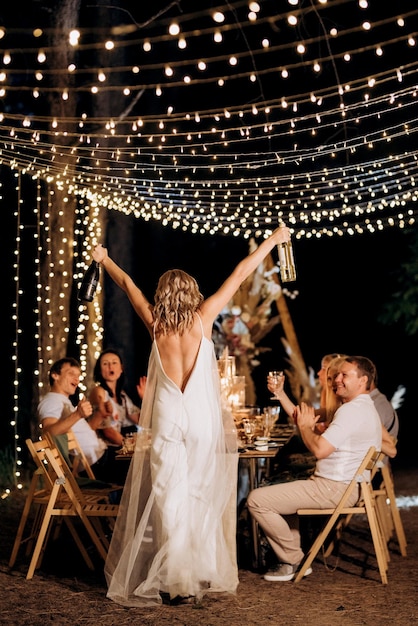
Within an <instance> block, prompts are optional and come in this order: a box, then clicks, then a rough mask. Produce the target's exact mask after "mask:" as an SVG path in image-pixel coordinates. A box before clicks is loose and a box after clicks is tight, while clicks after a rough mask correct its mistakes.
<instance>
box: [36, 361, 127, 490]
mask: <svg viewBox="0 0 418 626" xmlns="http://www.w3.org/2000/svg"><path fill="white" fill-rule="evenodd" d="M80 374H81V369H80V364H79V362H78V361H77V360H76V359H73V358H72V357H65V358H63V359H59V360H58V361H56V362H55V363H53V365H52V367H51V369H50V371H49V384H50V386H51V390H50V391H49V392H48V393H47V394H46V395H45V396H44V397H43V398H42V399H41V401H40V402H39V404H38V411H37V413H38V419H39V423H40V428H41V430H42V432H44V433H50V434H51V435H52V436H54V437H55V436H58V435H63V434H65V433H67V432H68V431H69V430H72V431H73V432H74V434H75V436H76V437H77V440H78V442H79V444H80V446H81V448H82V449H83V451H84V454H85V455H86V458H87V460H88V462H89V464H90V465H91V467H92V469H93V471H94V473H95V475H96V478H99V479H101V480H106V481H109V482H120V481H118V475H117V472H114V471H113V469H114V468H113V465H114V464H113V462H112V459H110V458H109V454H108V447H107V445H106V443H105V441H103V440H102V439H100V438H99V437H98V436H97V433H96V430H95V423H94V419H95V418H94V416H93V417H92V418H91V419H90V421H87V418H89V417H90V416H91V415H92V412H93V411H92V405H91V403H90V402H89V401H88V400H85V399H81V400H80V401H79V402H78V404H77V406H74V405H73V403H72V402H71V400H70V396H73V395H74V394H75V393H76V392H77V388H78V385H79V383H80ZM99 417H100V420H101V416H99ZM120 484H122V483H120Z"/></svg>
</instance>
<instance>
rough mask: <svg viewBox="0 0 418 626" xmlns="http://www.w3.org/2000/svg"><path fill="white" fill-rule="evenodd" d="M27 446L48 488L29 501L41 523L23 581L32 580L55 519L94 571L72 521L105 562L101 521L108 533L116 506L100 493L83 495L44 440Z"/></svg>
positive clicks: (117, 507) (28, 440) (106, 541)
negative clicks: (37, 510) (80, 526)
mask: <svg viewBox="0 0 418 626" xmlns="http://www.w3.org/2000/svg"><path fill="white" fill-rule="evenodd" d="M26 444H27V446H28V448H29V450H30V452H31V454H32V457H33V459H34V461H35V463H36V464H37V465H38V469H40V470H41V471H42V472H43V478H44V481H45V484H46V485H47V489H46V493H45V494H42V495H39V497H36V496H34V497H33V498H32V502H34V503H36V504H38V505H39V506H40V507H41V508H42V519H41V523H40V524H38V528H37V538H36V543H35V546H34V549H33V552H32V557H31V561H30V565H29V569H28V572H27V575H26V578H27V579H30V578H32V577H33V574H34V571H35V569H36V568H37V567H39V564H40V559H41V556H42V554H43V552H44V551H45V548H46V545H47V542H48V539H49V536H50V531H51V526H52V523H53V521H54V520H55V519H64V521H65V523H66V525H67V526H68V528H69V530H70V533H71V535H72V537H73V539H74V541H75V543H76V545H77V547H78V549H79V550H80V553H81V555H82V556H83V558H84V560H85V562H86V564H87V566H88V567H89V568H90V569H94V565H93V562H92V560H91V558H90V557H89V555H88V553H87V550H86V548H85V547H84V545H83V542H82V540H81V538H80V535H79V533H78V532H77V529H76V527H75V524H74V521H75V520H77V519H78V520H80V521H81V522H82V524H83V526H84V528H85V529H86V531H87V533H88V535H89V538H90V539H91V541H92V542H93V544H94V545H95V547H96V549H97V552H98V553H99V555H100V556H101V557H102V558H103V559H106V555H107V549H108V546H109V541H108V539H107V537H106V534H105V532H104V529H103V527H102V525H101V523H100V520H103V521H106V522H108V528H109V529H110V530H111V529H112V527H113V523H114V520H115V518H116V516H117V514H118V510H119V506H118V505H115V504H108V503H107V502H103V497H102V495H101V494H100V493H95V494H92V493H90V494H89V493H84V492H83V491H82V490H81V489H80V487H79V486H78V484H77V481H76V479H75V477H74V476H73V474H72V472H71V470H70V468H69V467H68V465H67V464H66V463H65V461H63V459H62V456H61V455H60V454H59V452H58V450H57V449H56V448H53V447H51V446H50V444H49V442H48V441H47V440H46V439H43V440H40V441H37V442H32V441H31V440H30V439H27V440H26ZM22 524H23V520H22ZM22 532H23V529H22ZM16 543H17V538H16V541H15V544H16ZM18 547H19V544H17V549H18ZM17 549H16V553H17ZM14 558H15V557H14Z"/></svg>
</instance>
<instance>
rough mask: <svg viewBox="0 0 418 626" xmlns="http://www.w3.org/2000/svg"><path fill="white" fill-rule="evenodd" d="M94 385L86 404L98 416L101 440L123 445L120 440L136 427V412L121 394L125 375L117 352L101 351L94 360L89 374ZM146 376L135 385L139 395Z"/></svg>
mask: <svg viewBox="0 0 418 626" xmlns="http://www.w3.org/2000/svg"><path fill="white" fill-rule="evenodd" d="M93 376H94V380H95V382H96V383H97V384H96V386H95V387H93V389H92V390H91V392H90V396H89V399H90V402H91V404H92V405H93V406H94V407H95V409H96V411H99V412H100V414H101V415H102V422H101V424H100V426H99V427H98V428H99V429H100V431H101V433H102V435H103V438H104V439H105V440H106V441H107V442H108V443H111V444H115V445H118V446H121V445H123V440H124V437H125V436H126V435H127V434H128V433H132V432H135V431H136V430H137V427H138V422H139V415H140V409H139V408H138V407H137V406H135V404H134V403H133V401H132V400H131V398H130V397H129V396H128V394H127V393H126V391H124V384H125V372H124V370H123V363H122V358H121V356H120V354H119V353H118V352H117V350H113V349H110V348H109V349H108V350H104V351H103V352H102V353H101V354H100V356H99V358H98V359H97V361H96V365H95V366H94V372H93ZM145 380H146V377H145V376H143V377H141V378H140V381H139V384H138V386H137V389H138V394H139V396H140V397H142V395H143V391H144V385H145Z"/></svg>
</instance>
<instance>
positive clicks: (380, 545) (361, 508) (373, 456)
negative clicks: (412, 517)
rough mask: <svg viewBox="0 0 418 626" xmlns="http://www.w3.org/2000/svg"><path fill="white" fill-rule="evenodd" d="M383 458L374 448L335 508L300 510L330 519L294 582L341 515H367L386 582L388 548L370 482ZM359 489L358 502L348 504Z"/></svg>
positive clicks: (306, 567) (302, 574) (306, 556)
mask: <svg viewBox="0 0 418 626" xmlns="http://www.w3.org/2000/svg"><path fill="white" fill-rule="evenodd" d="M379 458H380V452H379V451H378V450H376V449H375V448H374V447H371V448H370V449H369V451H368V452H367V454H366V456H365V457H364V459H363V461H362V462H361V464H360V466H359V468H358V470H357V472H356V474H355V476H354V477H353V479H352V480H351V482H350V484H349V485H348V486H347V489H346V490H345V492H344V494H343V496H342V498H341V500H340V502H339V503H338V504H337V506H336V507H335V508H328V509H299V510H298V511H297V513H298V515H309V516H316V515H327V516H328V521H327V522H326V523H325V525H324V527H323V529H322V531H321V532H320V533H319V534H318V536H317V538H316V539H315V541H314V542H313V544H312V546H311V548H310V549H309V550H308V552H307V554H306V555H305V558H304V560H303V562H302V566H301V568H300V569H299V571H298V573H297V574H296V576H295V578H294V581H295V583H297V582H299V581H301V580H302V578H303V577H304V574H305V572H306V570H307V569H308V567H310V565H311V564H312V562H313V560H314V559H315V557H316V555H317V554H318V552H319V550H320V549H321V547H322V546H323V545H324V543H325V541H326V539H327V538H328V536H329V535H330V533H331V531H332V530H333V529H334V528H335V527H336V525H337V524H338V522H339V520H340V516H341V515H345V516H347V515H350V516H352V515H360V514H361V515H366V517H367V521H368V524H369V528H370V532H371V536H372V540H373V546H374V550H375V554H376V559H377V564H378V567H379V573H380V577H381V579H382V583H383V584H387V563H388V561H387V559H388V557H387V547H386V542H385V539H384V537H383V536H382V529H381V527H380V524H379V520H378V517H377V513H376V508H375V497H374V493H373V486H372V483H371V475H372V473H373V469H374V467H375V465H376V464H377V463H378V461H379ZM366 471H368V472H369V478H368V479H367V480H366V479H365V477H364V473H365V472H366ZM359 488H360V497H359V500H358V503H357V504H356V505H355V506H350V507H348V506H346V503H347V501H348V499H349V498H350V497H351V496H352V494H353V493H356V492H358V490H359Z"/></svg>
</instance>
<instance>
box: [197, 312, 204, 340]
mask: <svg viewBox="0 0 418 626" xmlns="http://www.w3.org/2000/svg"><path fill="white" fill-rule="evenodd" d="M196 315H197V317H198V318H199V322H200V330H201V331H202V337H203V336H204V333H203V322H202V318H201V317H200V315H199V313H197V314H196Z"/></svg>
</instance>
